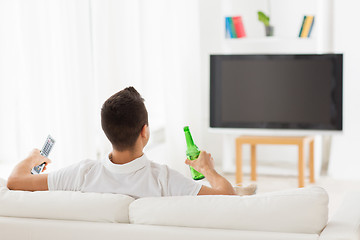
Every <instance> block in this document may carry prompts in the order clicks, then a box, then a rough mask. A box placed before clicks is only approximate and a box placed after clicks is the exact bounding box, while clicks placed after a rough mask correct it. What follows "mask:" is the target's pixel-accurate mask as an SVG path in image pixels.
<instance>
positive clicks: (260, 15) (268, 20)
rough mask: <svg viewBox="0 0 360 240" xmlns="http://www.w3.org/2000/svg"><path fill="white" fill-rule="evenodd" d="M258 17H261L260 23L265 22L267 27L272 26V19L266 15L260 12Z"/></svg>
mask: <svg viewBox="0 0 360 240" xmlns="http://www.w3.org/2000/svg"><path fill="white" fill-rule="evenodd" d="M258 17H259V21H260V22H263V23H264V24H265V26H269V25H270V23H269V22H270V18H269V17H268V16H266V14H265V13H263V12H261V11H258Z"/></svg>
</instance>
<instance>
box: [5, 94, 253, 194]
mask: <svg viewBox="0 0 360 240" xmlns="http://www.w3.org/2000/svg"><path fill="white" fill-rule="evenodd" d="M101 125H102V129H103V130H104V133H105V135H106V136H107V138H108V139H109V141H110V142H111V144H112V147H113V150H112V152H111V153H110V154H109V155H108V156H107V157H106V158H105V159H103V160H101V161H94V160H84V161H80V162H78V163H76V164H73V165H71V166H69V167H66V168H63V169H60V170H58V171H55V172H51V173H49V174H39V175H32V174H31V173H30V171H31V169H32V168H33V167H34V166H37V165H39V164H41V163H43V162H46V164H48V163H50V162H51V161H50V160H49V159H48V158H46V157H43V156H42V155H40V151H39V150H38V149H34V150H33V151H32V152H31V153H30V155H29V156H28V157H27V158H26V159H25V160H23V161H22V162H20V163H19V164H18V165H17V166H16V167H15V169H14V170H13V172H12V173H11V175H10V177H9V179H8V182H7V186H8V188H9V189H12V190H27V191H46V190H50V191H52V190H66V191H82V192H102V193H104V192H107V193H121V194H127V195H130V196H132V197H135V198H140V197H150V196H181V195H234V194H235V190H234V188H233V187H232V185H231V184H230V183H229V182H228V181H227V180H226V179H225V178H224V177H222V176H221V175H219V174H218V173H217V172H216V171H215V169H214V164H213V158H212V157H211V155H210V154H209V153H207V152H205V151H201V154H200V156H199V158H198V159H196V160H193V161H189V160H186V161H185V163H186V164H187V165H190V166H192V167H193V168H194V169H196V170H197V171H199V172H201V173H203V175H204V176H205V177H206V179H207V180H208V181H209V183H210V185H211V187H207V186H204V185H201V184H199V183H197V182H195V181H193V180H191V179H188V178H186V177H184V176H183V175H181V174H180V173H178V172H177V171H174V170H172V169H170V168H169V167H168V166H166V165H160V164H157V163H154V162H152V161H149V160H148V159H147V158H146V156H145V155H144V153H143V149H144V147H145V146H146V144H147V142H148V140H149V137H150V134H149V127H148V113H147V110H146V108H145V105H144V99H143V98H142V97H141V96H140V94H139V93H138V92H137V91H136V90H135V88H133V87H128V88H125V89H124V90H122V91H120V92H118V93H116V94H114V95H113V96H111V97H110V98H109V99H108V100H106V101H105V103H104V104H103V106H102V109H101ZM254 190H255V189H254V187H251V188H250V194H251V193H253V192H254Z"/></svg>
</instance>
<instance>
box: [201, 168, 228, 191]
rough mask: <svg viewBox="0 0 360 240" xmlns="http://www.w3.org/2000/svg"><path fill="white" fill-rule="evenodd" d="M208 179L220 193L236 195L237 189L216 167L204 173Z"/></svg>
mask: <svg viewBox="0 0 360 240" xmlns="http://www.w3.org/2000/svg"><path fill="white" fill-rule="evenodd" d="M203 174H204V176H205V177H206V179H207V180H208V181H209V183H210V185H211V187H212V188H213V189H215V190H216V191H218V193H219V194H224V195H235V190H234V188H233V186H232V185H231V183H230V182H229V181H228V180H226V179H225V178H224V177H223V176H221V175H220V174H218V173H217V172H216V171H215V169H210V170H208V171H206V172H204V173H203Z"/></svg>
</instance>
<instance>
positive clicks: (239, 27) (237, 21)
mask: <svg viewBox="0 0 360 240" xmlns="http://www.w3.org/2000/svg"><path fill="white" fill-rule="evenodd" d="M232 20H233V23H234V27H235V31H236V36H237V37H238V38H242V37H246V33H245V28H244V24H243V21H242V17H241V16H237V17H232Z"/></svg>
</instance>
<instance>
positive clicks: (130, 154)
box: [109, 149, 144, 164]
mask: <svg viewBox="0 0 360 240" xmlns="http://www.w3.org/2000/svg"><path fill="white" fill-rule="evenodd" d="M143 154H144V153H143V151H142V150H141V151H135V150H134V151H131V150H126V151H122V152H121V151H117V150H115V149H114V150H113V151H112V152H111V153H110V154H109V159H110V161H111V162H112V163H115V164H125V163H129V162H131V161H133V160H135V159H137V158H139V157H141V156H142V155H143Z"/></svg>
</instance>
